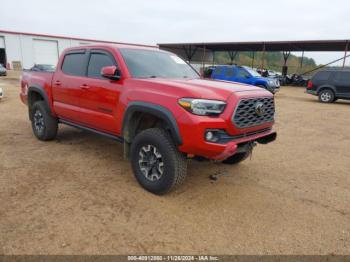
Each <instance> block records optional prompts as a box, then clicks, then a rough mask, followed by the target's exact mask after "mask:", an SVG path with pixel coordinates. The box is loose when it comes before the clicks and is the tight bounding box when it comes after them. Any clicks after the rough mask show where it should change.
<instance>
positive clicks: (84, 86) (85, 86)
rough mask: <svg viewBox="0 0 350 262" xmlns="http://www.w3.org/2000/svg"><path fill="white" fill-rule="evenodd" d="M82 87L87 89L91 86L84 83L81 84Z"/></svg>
mask: <svg viewBox="0 0 350 262" xmlns="http://www.w3.org/2000/svg"><path fill="white" fill-rule="evenodd" d="M80 88H81V89H84V90H87V89H89V88H90V86H88V85H87V84H82V85H81V86H80Z"/></svg>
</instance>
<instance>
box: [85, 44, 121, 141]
mask: <svg viewBox="0 0 350 262" xmlns="http://www.w3.org/2000/svg"><path fill="white" fill-rule="evenodd" d="M112 65H115V66H118V65H117V63H116V61H115V59H114V57H113V55H112V54H110V53H109V52H107V51H105V50H94V49H93V50H90V53H89V59H88V67H87V77H86V78H85V79H86V81H85V83H83V85H82V90H83V91H82V95H81V96H80V107H81V109H80V122H82V124H83V125H84V126H87V127H90V128H93V129H97V130H100V131H104V132H108V133H111V134H115V135H117V123H118V121H117V112H116V110H117V105H118V101H119V95H120V92H121V88H122V82H121V81H116V80H110V79H107V78H104V77H103V76H102V75H101V69H102V67H105V66H112Z"/></svg>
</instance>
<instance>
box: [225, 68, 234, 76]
mask: <svg viewBox="0 0 350 262" xmlns="http://www.w3.org/2000/svg"><path fill="white" fill-rule="evenodd" d="M225 76H226V77H233V76H234V72H233V68H232V67H227V68H226V73H225Z"/></svg>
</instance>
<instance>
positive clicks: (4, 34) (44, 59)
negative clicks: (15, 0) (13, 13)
mask: <svg viewBox="0 0 350 262" xmlns="http://www.w3.org/2000/svg"><path fill="white" fill-rule="evenodd" d="M101 42H102V43H112V42H108V41H99V40H92V39H81V38H70V37H62V36H53V35H40V34H31V33H21V32H11V31H2V30H0V64H3V65H4V66H7V67H8V68H10V69H13V68H18V69H19V68H24V69H29V68H31V67H32V66H33V65H34V64H51V65H56V63H57V61H58V57H59V55H60V54H61V53H62V51H63V50H64V49H66V48H68V47H73V46H81V45H88V44H94V43H101Z"/></svg>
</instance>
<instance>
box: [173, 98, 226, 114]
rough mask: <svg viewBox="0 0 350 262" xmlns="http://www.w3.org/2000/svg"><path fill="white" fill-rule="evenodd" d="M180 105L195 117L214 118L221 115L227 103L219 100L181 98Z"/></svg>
mask: <svg viewBox="0 0 350 262" xmlns="http://www.w3.org/2000/svg"><path fill="white" fill-rule="evenodd" d="M179 105H180V106H182V107H183V108H185V109H186V110H187V111H189V112H191V113H192V114H195V115H200V116H213V115H219V114H221V113H222V112H223V111H224V109H225V106H226V103H225V102H223V101H218V100H207V99H193V98H181V99H179Z"/></svg>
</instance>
